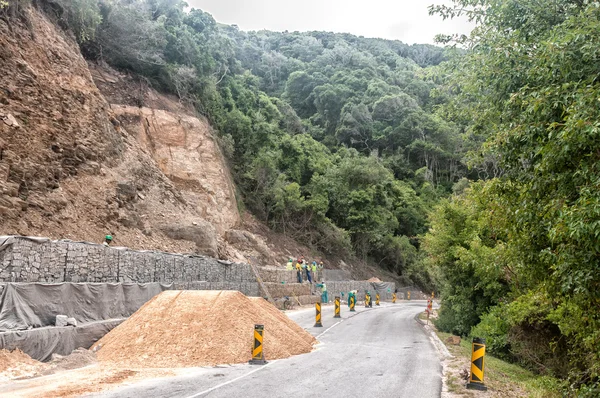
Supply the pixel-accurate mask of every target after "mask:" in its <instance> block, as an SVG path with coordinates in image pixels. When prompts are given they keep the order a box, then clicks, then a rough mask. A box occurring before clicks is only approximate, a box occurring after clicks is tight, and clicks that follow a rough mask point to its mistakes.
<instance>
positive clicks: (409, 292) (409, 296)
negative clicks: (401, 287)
mask: <svg viewBox="0 0 600 398" xmlns="http://www.w3.org/2000/svg"><path fill="white" fill-rule="evenodd" d="M406 294H407V295H408V299H409V300H410V292H408V293H406Z"/></svg>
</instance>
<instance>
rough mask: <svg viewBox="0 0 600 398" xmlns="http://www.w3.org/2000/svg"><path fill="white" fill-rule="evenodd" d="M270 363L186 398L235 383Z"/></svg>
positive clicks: (194, 397)
mask: <svg viewBox="0 0 600 398" xmlns="http://www.w3.org/2000/svg"><path fill="white" fill-rule="evenodd" d="M270 364H271V363H270V362H269V363H267V364H266V365H263V366H261V367H259V368H256V369H254V370H253V371H250V372H248V373H246V374H243V375H241V376H239V377H236V378H235V379H232V380H229V381H226V382H225V383H221V384H218V385H216V386H214V387H211V388H209V389H208V390H204V391H202V392H199V393H197V394H194V395H190V396H189V397H187V398H196V397H199V396H201V395H204V394H208V393H209V392H212V391H214V390H217V389H219V388H221V387H225V386H226V385H228V384H231V383H235V382H236V381H238V380H241V379H243V378H246V377H248V376H250V375H251V374H253V373H256V372H258V371H259V370H263V369H264V368H266V367H267V366H269V365H270Z"/></svg>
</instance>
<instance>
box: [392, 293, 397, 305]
mask: <svg viewBox="0 0 600 398" xmlns="http://www.w3.org/2000/svg"><path fill="white" fill-rule="evenodd" d="M392 303H394V304H395V303H396V293H392Z"/></svg>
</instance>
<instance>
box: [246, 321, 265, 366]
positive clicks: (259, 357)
mask: <svg viewBox="0 0 600 398" xmlns="http://www.w3.org/2000/svg"><path fill="white" fill-rule="evenodd" d="M264 332H265V326H264V325H254V347H253V348H252V359H251V360H250V364H251V365H264V364H266V363H267V361H266V360H265V355H264V354H263V337H264Z"/></svg>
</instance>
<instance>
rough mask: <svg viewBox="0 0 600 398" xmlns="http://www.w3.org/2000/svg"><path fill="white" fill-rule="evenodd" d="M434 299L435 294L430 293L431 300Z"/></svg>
mask: <svg viewBox="0 0 600 398" xmlns="http://www.w3.org/2000/svg"><path fill="white" fill-rule="evenodd" d="M434 298H435V292H431V299H432V300H433V299H434Z"/></svg>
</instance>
